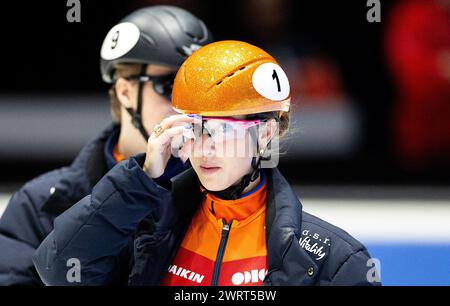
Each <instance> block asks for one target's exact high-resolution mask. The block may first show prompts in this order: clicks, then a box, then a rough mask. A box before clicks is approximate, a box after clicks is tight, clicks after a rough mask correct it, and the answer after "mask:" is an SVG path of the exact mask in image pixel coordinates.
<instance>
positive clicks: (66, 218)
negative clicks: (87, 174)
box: [33, 158, 171, 285]
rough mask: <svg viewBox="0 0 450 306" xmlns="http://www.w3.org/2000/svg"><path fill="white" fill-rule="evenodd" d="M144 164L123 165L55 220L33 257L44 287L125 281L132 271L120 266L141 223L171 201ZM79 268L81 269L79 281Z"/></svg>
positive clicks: (132, 159) (169, 194)
mask: <svg viewBox="0 0 450 306" xmlns="http://www.w3.org/2000/svg"><path fill="white" fill-rule="evenodd" d="M142 162H143V158H142V160H141V161H140V162H138V160H136V159H135V158H130V159H128V160H126V161H123V162H121V163H119V164H118V165H116V166H115V167H114V168H113V169H111V170H110V171H109V172H108V173H107V174H106V175H105V176H104V177H103V178H102V179H101V180H100V181H99V182H98V183H97V185H96V186H95V187H94V188H93V190H92V194H91V195H89V196H86V197H85V198H83V199H82V200H81V201H80V202H78V203H77V204H75V205H74V206H72V207H71V208H70V209H69V210H67V211H66V212H65V213H63V214H62V215H60V216H59V217H58V218H56V219H55V223H54V230H53V231H52V232H51V233H50V234H49V235H48V236H47V237H46V238H45V240H44V241H43V242H42V244H41V245H40V246H39V248H38V249H37V251H36V254H35V256H34V257H33V262H34V264H35V267H36V269H37V271H38V273H39V276H40V277H41V279H42V280H43V281H44V283H45V284H47V285H110V284H118V283H120V282H121V280H120V275H123V274H127V273H126V272H127V271H126V270H127V269H128V268H129V267H126V266H123V265H121V263H122V262H123V258H121V254H123V253H124V252H126V251H125V250H127V249H128V248H129V245H130V241H131V240H132V237H133V236H134V234H135V232H136V229H137V227H138V224H139V223H140V221H141V220H143V219H144V218H145V217H146V216H148V215H149V214H151V213H153V212H155V211H157V210H158V209H159V207H160V206H161V204H162V203H165V202H166V201H168V200H169V197H170V196H171V193H170V191H168V190H166V189H164V188H162V187H160V186H159V185H157V184H156V183H155V182H154V181H153V180H151V179H150V178H149V177H148V176H147V175H146V174H145V172H144V171H143V170H142V168H141V167H140V165H139V163H142ZM78 263H79V264H78ZM74 269H79V272H80V273H79V275H80V277H79V278H77V277H76V273H77V271H76V270H74ZM124 270H125V273H123V272H124ZM74 273H75V274H74ZM68 276H69V277H68Z"/></svg>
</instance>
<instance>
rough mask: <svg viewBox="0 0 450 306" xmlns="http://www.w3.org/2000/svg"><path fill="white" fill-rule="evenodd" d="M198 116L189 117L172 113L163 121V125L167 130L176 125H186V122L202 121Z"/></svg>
mask: <svg viewBox="0 0 450 306" xmlns="http://www.w3.org/2000/svg"><path fill="white" fill-rule="evenodd" d="M200 122H201V120H200V119H199V118H198V117H189V116H188V115H172V116H169V117H167V118H165V119H163V120H162V121H161V123H160V124H161V127H162V128H163V129H164V130H166V129H169V128H171V127H173V126H175V125H177V124H178V125H184V124H186V123H200Z"/></svg>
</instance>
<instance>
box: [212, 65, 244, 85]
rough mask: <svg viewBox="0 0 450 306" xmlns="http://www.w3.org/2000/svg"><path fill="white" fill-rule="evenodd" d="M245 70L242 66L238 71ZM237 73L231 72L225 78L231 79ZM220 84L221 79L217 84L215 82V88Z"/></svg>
mask: <svg viewBox="0 0 450 306" xmlns="http://www.w3.org/2000/svg"><path fill="white" fill-rule="evenodd" d="M245 68H247V66H243V67H241V68H239V70H238V71H241V70H244V69H245ZM238 71H235V72H232V73H230V74H229V75H227V76H226V77H227V78H231V77H232V76H233V75H234V74H235V73H236V72H238ZM222 82H223V79H222V80H220V81H219V82H217V83H216V86H219V85H220V84H222Z"/></svg>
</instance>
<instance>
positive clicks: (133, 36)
mask: <svg viewBox="0 0 450 306" xmlns="http://www.w3.org/2000/svg"><path fill="white" fill-rule="evenodd" d="M211 41H212V36H211V33H210V31H209V30H208V28H207V27H206V26H205V24H204V23H203V22H202V21H201V20H200V19H198V18H197V17H196V16H194V15H192V14H191V13H190V12H187V11H186V10H184V9H181V8H178V7H174V6H150V7H145V8H142V9H139V10H137V11H135V12H133V13H131V14H130V15H128V16H126V17H125V18H124V19H123V20H121V21H120V23H118V24H117V25H115V26H114V27H113V28H112V29H111V30H110V31H109V33H108V34H107V35H106V37H105V40H104V42H103V45H102V48H101V52H100V55H101V58H100V64H101V73H102V77H103V80H104V81H105V82H107V83H110V84H112V86H111V89H110V91H109V94H110V99H111V113H112V121H113V123H112V124H111V126H109V127H108V128H106V129H105V130H104V131H102V132H101V133H100V135H99V136H98V137H97V138H96V139H94V140H92V141H91V142H90V143H88V144H87V145H86V146H85V147H84V148H83V149H82V150H81V152H80V153H79V155H78V156H77V157H76V159H75V160H74V161H73V163H72V164H71V165H70V166H68V167H63V168H61V169H57V170H54V171H51V172H49V173H45V174H42V175H41V176H39V177H37V178H35V179H33V180H31V181H30V182H28V183H26V184H25V185H24V186H23V187H22V188H21V189H20V190H18V191H17V192H16V193H15V194H14V195H13V196H12V198H11V199H10V201H9V203H8V206H7V208H6V210H5V212H4V214H3V216H2V218H1V219H0V250H1V251H0V285H18V284H20V285H41V284H42V282H41V280H40V278H39V276H38V274H37V273H36V270H35V268H34V266H33V262H32V259H31V258H32V255H33V254H34V252H35V250H36V249H37V247H38V246H39V244H40V243H41V242H42V240H43V239H44V238H45V237H46V236H47V235H48V234H49V233H50V232H51V231H52V230H53V226H54V224H53V221H54V219H55V218H56V217H57V216H58V215H60V214H61V213H63V212H64V211H66V210H67V209H69V208H70V207H71V206H72V205H73V204H75V203H77V202H78V201H79V200H80V199H82V198H84V197H85V196H86V195H88V194H90V193H91V192H92V188H93V186H94V185H95V184H96V183H97V182H98V180H99V179H100V178H101V177H103V176H104V175H105V173H107V171H108V170H109V169H111V168H112V167H114V165H115V164H116V163H117V162H119V161H121V160H123V159H126V158H128V157H129V156H131V155H134V154H137V153H139V152H145V150H146V144H147V139H148V137H149V133H150V132H151V131H152V130H153V128H154V126H155V124H156V123H158V122H160V121H161V120H162V119H163V118H165V117H167V116H168V115H170V114H173V113H174V111H173V110H172V107H171V104H170V98H171V92H172V85H173V81H174V78H175V73H176V72H177V70H178V68H179V66H180V65H181V64H182V62H183V61H184V59H185V58H186V57H187V56H189V55H190V54H191V53H192V52H193V51H195V50H196V49H198V48H199V47H200V46H202V45H204V44H207V43H209V42H211ZM186 167H187V165H184V164H183V163H182V162H181V161H180V160H179V159H176V158H172V159H170V161H168V167H167V168H166V171H165V172H164V173H163V174H162V175H161V176H160V177H159V178H157V179H156V181H158V182H159V183H160V184H163V185H164V182H165V181H168V180H169V179H170V178H171V177H172V176H173V175H175V174H177V173H178V172H180V171H182V170H184V169H185V168H186Z"/></svg>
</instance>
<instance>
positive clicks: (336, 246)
mask: <svg viewBox="0 0 450 306" xmlns="http://www.w3.org/2000/svg"><path fill="white" fill-rule="evenodd" d="M143 161H144V156H138V157H136V158H130V159H129V160H126V161H124V162H122V163H120V164H118V165H117V166H115V167H114V168H113V169H112V170H111V171H109V172H108V173H107V175H105V177H103V178H102V179H101V180H100V181H99V183H98V184H97V185H96V186H95V187H94V188H93V190H92V194H91V195H88V196H86V197H85V198H84V199H82V200H81V201H80V202H79V203H77V204H76V205H74V206H73V207H71V208H70V209H69V210H68V211H66V212H65V213H64V214H62V215H61V216H59V217H58V218H56V220H55V227H54V230H53V231H52V232H51V233H50V235H49V236H48V237H47V238H46V239H45V240H44V242H43V243H42V244H41V245H40V247H39V248H38V250H37V252H36V255H35V257H34V258H33V261H34V263H35V266H36V268H37V270H38V272H39V275H40V276H41V278H42V280H43V281H44V282H45V283H46V284H48V285H109V284H128V285H158V284H159V283H160V281H161V279H162V277H163V276H164V275H165V273H166V271H167V268H168V266H169V264H170V263H171V260H172V259H173V257H174V255H175V254H176V252H177V250H178V247H179V245H180V243H181V241H182V239H183V237H184V233H185V231H186V230H187V227H188V225H189V222H190V220H191V217H192V215H193V214H194V212H195V211H196V209H197V207H198V205H199V204H200V203H201V193H200V188H199V182H198V178H197V176H196V174H195V173H194V172H193V170H192V169H190V170H187V171H185V172H183V173H181V174H179V175H178V176H176V177H174V178H173V179H172V186H171V191H170V190H167V189H165V188H163V187H161V186H160V185H158V184H156V183H155V182H154V181H153V180H151V179H150V178H149V177H148V176H147V175H146V174H145V172H144V171H143V170H142V168H141V165H142V163H143ZM266 174H267V178H268V181H267V182H268V185H267V186H268V197H267V198H268V201H267V211H266V237H267V251H268V273H267V276H266V278H265V280H264V284H265V285H371V284H374V283H369V282H368V281H367V275H368V274H370V273H371V271H370V269H371V267H370V265H368V260H369V258H370V256H369V254H368V252H367V250H366V249H365V247H364V246H363V245H362V244H361V243H359V242H358V241H357V240H355V239H354V238H352V237H351V236H350V235H349V234H348V233H346V232H345V231H343V230H341V229H339V228H337V227H335V226H333V225H331V224H329V223H327V222H325V221H323V220H320V219H319V218H317V217H314V216H312V215H310V214H308V213H306V212H303V211H302V205H301V203H300V202H299V200H298V198H297V196H296V195H295V194H294V192H293V191H292V189H291V187H290V186H289V184H288V183H287V182H286V180H285V179H284V178H283V176H282V175H281V173H280V172H279V171H278V170H277V169H272V170H270V171H267V172H266ZM73 258H75V259H77V260H78V261H79V263H80V266H79V267H80V272H81V278H80V279H79V281H80V282H77V281H76V282H69V281H68V278H67V274H68V271H69V269H71V265H68V262H69V260H70V259H73Z"/></svg>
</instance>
